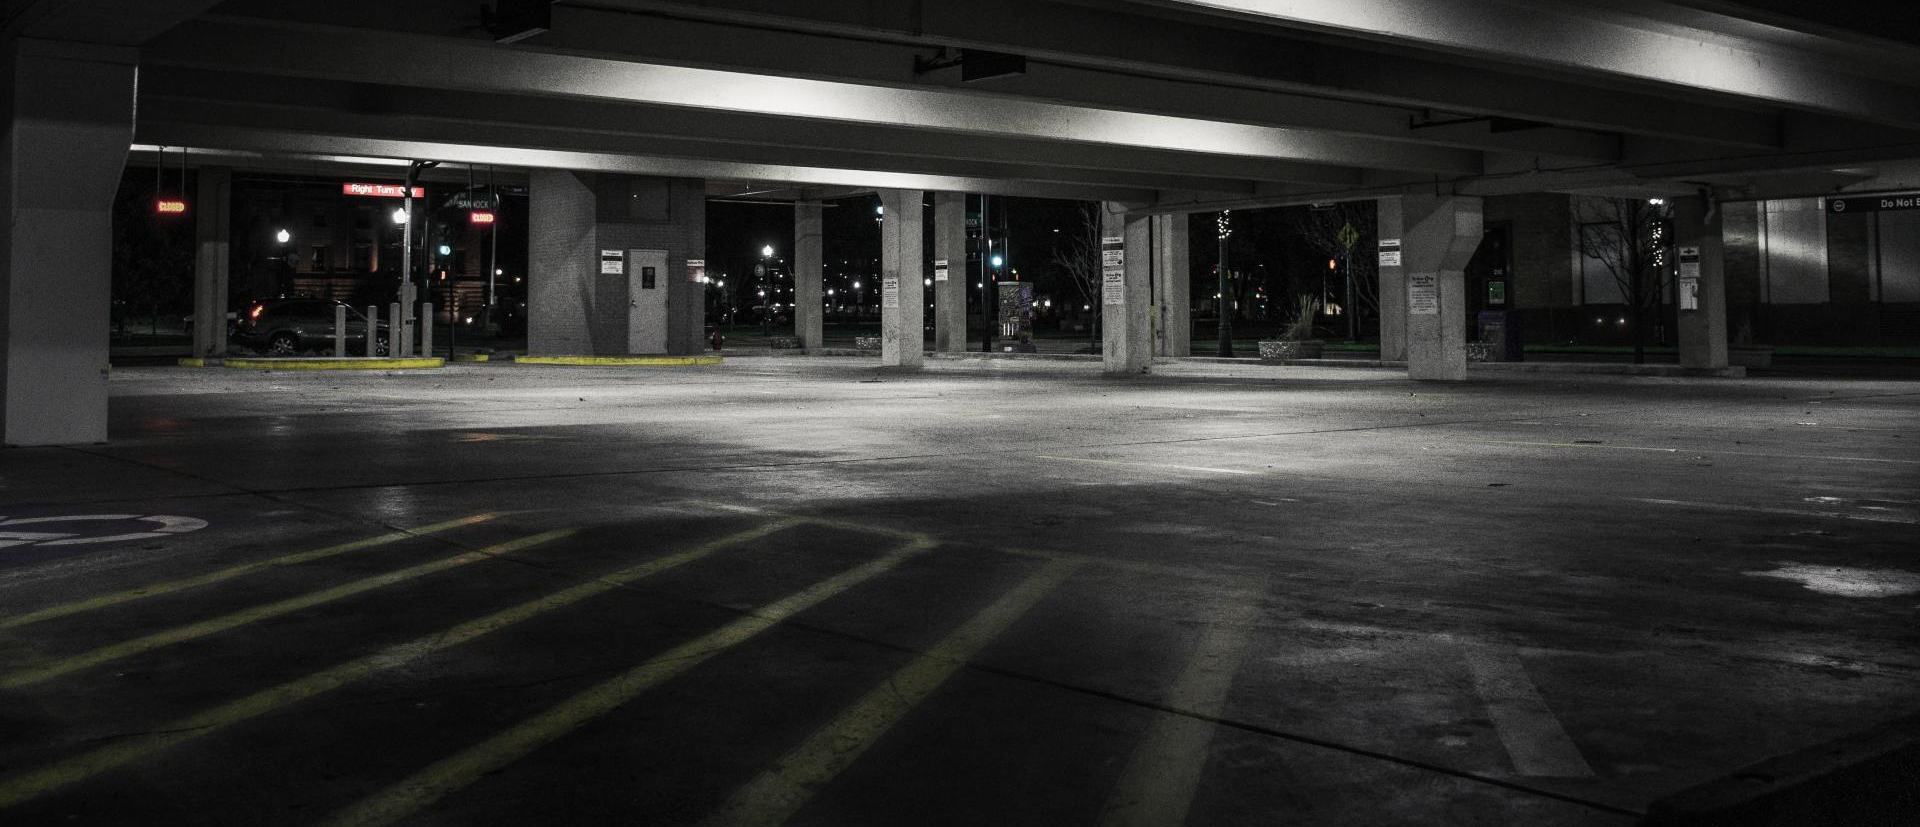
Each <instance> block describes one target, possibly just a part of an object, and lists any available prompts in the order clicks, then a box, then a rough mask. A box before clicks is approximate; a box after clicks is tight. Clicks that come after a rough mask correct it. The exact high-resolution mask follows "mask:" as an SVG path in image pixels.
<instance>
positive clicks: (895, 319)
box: [880, 190, 927, 368]
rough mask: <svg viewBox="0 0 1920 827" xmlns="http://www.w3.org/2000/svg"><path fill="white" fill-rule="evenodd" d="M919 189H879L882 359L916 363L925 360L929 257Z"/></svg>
mask: <svg viewBox="0 0 1920 827" xmlns="http://www.w3.org/2000/svg"><path fill="white" fill-rule="evenodd" d="M923 197H924V196H923V195H922V193H921V191H920V190H881V191H880V206H882V207H884V208H885V220H883V221H881V222H880V364H881V365H884V366H887V367H903V368H917V367H920V366H921V365H922V364H924V363H925V362H926V358H927V356H926V332H925V331H926V319H927V308H926V305H925V303H924V302H925V299H924V297H925V295H926V293H925V290H924V289H923V288H924V285H922V284H921V279H923V278H925V275H924V273H925V272H926V267H925V262H924V261H922V253H921V246H920V245H921V237H920V224H921V219H920V212H921V203H920V202H921V199H922V198H923Z"/></svg>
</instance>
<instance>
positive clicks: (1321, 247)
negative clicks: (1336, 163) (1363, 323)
mask: <svg viewBox="0 0 1920 827" xmlns="http://www.w3.org/2000/svg"><path fill="white" fill-rule="evenodd" d="M1375 215H1376V214H1375V211H1374V204H1373V202H1371V201H1343V202H1341V203H1338V204H1334V205H1332V206H1327V207H1312V208H1306V209H1292V210H1287V212H1286V222H1287V231H1288V232H1289V233H1290V234H1292V235H1293V236H1294V237H1295V238H1297V239H1299V240H1300V241H1301V242H1302V243H1304V244H1306V245H1307V247H1308V249H1311V250H1313V251H1314V252H1317V253H1319V254H1321V255H1323V256H1326V257H1327V258H1329V259H1336V260H1339V261H1341V262H1342V263H1343V265H1344V266H1343V267H1342V269H1343V270H1344V271H1345V273H1346V278H1347V280H1348V282H1349V283H1350V284H1352V285H1353V303H1354V305H1355V306H1354V307H1349V308H1345V309H1344V311H1343V312H1346V313H1349V314H1356V315H1354V316H1351V317H1350V318H1354V319H1358V318H1359V316H1358V315H1357V314H1359V313H1361V312H1362V311H1363V309H1364V311H1365V312H1366V313H1367V314H1368V315H1372V316H1375V317H1377V316H1379V315H1380V279H1379V262H1378V260H1377V258H1376V257H1375V256H1373V255H1370V254H1367V251H1370V250H1373V249H1377V247H1378V244H1379V240H1378V239H1376V238H1374V235H1375V227H1376V226H1377V224H1378V222H1377V221H1376V218H1375ZM1349 226H1351V227H1353V228H1354V230H1353V232H1354V234H1355V235H1354V241H1353V246H1352V247H1348V246H1347V244H1346V242H1345V241H1344V240H1343V239H1342V238H1341V235H1342V231H1343V230H1344V229H1345V228H1347V227H1349ZM1339 301H1341V302H1342V303H1343V304H1344V303H1345V301H1346V296H1345V290H1344V288H1342V291H1341V295H1340V297H1339ZM1355 327H1356V329H1357V328H1358V323H1357V322H1356V323H1355Z"/></svg>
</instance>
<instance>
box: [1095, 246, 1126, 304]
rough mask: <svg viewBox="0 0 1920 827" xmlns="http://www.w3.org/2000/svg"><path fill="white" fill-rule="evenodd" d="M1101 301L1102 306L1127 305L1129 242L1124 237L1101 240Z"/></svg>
mask: <svg viewBox="0 0 1920 827" xmlns="http://www.w3.org/2000/svg"><path fill="white" fill-rule="evenodd" d="M1100 280H1101V290H1100V301H1101V303H1102V304H1126V303H1127V240H1126V238H1124V237H1122V236H1117V235H1116V236H1106V237H1103V238H1101V239H1100Z"/></svg>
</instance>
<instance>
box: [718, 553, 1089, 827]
mask: <svg viewBox="0 0 1920 827" xmlns="http://www.w3.org/2000/svg"><path fill="white" fill-rule="evenodd" d="M1078 567H1079V564H1078V563H1076V562H1072V561H1065V560H1054V561H1050V562H1048V563H1046V564H1045V565H1044V566H1042V567H1041V568H1040V571H1038V572H1036V573H1034V574H1033V575H1032V576H1030V577H1028V578H1027V579H1026V580H1025V581H1023V582H1022V583H1020V585H1018V586H1015V587H1014V588H1013V589H1012V590H1010V591H1008V592H1007V593H1006V594H1004V595H1002V596H1001V597H1000V599H999V600H996V601H994V602H993V604H992V605H990V606H988V607H987V608H985V609H983V610H981V611H980V613H979V614H976V615H974V616H973V618H972V619H970V620H968V621H967V622H966V623H965V624H964V625H962V626H961V627H960V628H959V629H957V630H955V631H954V632H953V634H950V635H948V636H947V637H946V638H945V639H943V640H941V641H940V642H939V643H937V644H935V645H934V647H933V648H932V649H929V650H927V652H926V653H925V654H922V655H920V656H919V657H917V658H914V660H913V662H912V663H909V664H907V665H906V666H905V667H902V668H901V669H900V671H898V672H895V673H894V674H893V676H892V677H890V678H888V679H887V680H885V681H883V682H881V683H880V685H879V686H876V687H874V688H873V689H872V690H871V691H869V692H868V693H867V694H866V696H865V697H863V698H861V699H860V700H859V701H857V702H855V703H854V704H853V706H851V707H848V708H847V710H846V711H845V712H842V713H841V714H840V716H839V717H838V718H835V719H834V720H833V721H832V722H831V723H828V724H827V725H826V726H824V727H821V728H820V729H819V730H818V731H816V732H814V733H813V735H811V736H809V737H808V738H807V740H806V741H804V742H802V743H801V744H800V746H798V747H795V748H794V749H793V750H792V751H790V752H788V753H787V754H786V755H785V756H783V757H781V759H780V760H779V761H778V762H777V763H776V764H775V765H774V768H773V769H770V770H768V771H766V772H763V773H761V774H760V775H759V776H758V777H757V778H755V779H754V780H753V781H751V782H748V783H747V785H746V786H744V787H741V788H740V789H739V790H738V791H736V792H735V793H734V794H733V796H732V797H731V798H729V799H728V800H727V803H726V804H724V805H722V806H721V808H720V810H718V811H717V812H715V813H714V814H713V815H712V816H711V817H709V818H708V819H707V821H706V823H707V825H709V827H735V826H736V825H739V826H740V827H751V826H752V825H777V824H784V823H786V821H787V819H789V818H791V817H792V816H793V814H794V813H795V812H797V811H798V810H799V809H800V807H801V806H802V805H804V804H806V802H807V800H808V799H809V798H811V797H812V796H813V793H814V791H816V790H818V789H820V788H821V787H822V786H824V785H826V784H827V782H829V781H832V780H833V779H834V778H835V777H836V776H838V775H839V774H840V773H841V772H842V771H843V770H845V769H846V768H847V767H848V766H850V765H852V764H853V762H854V760H855V759H858V758H859V757H860V756H861V754H862V753H865V752H866V751H867V748H868V747H871V746H873V744H874V743H875V742H876V741H878V740H880V737H881V736H882V735H885V734H886V732H887V730H888V729H891V728H892V727H893V725H894V724H895V723H898V722H899V721H900V719H901V718H904V717H906V714H907V713H908V712H910V711H912V710H913V708H914V707H916V706H918V705H919V704H920V702H921V701H923V700H925V699H926V698H927V696H928V695H931V694H933V691H934V690H935V689H938V688H940V685H941V684H942V683H945V682H946V680H947V678H948V677H951V676H952V675H953V673H954V672H956V671H958V670H959V669H960V667H962V666H965V665H966V664H967V662H968V661H970V660H972V659H973V657H974V656H975V655H978V654H979V653H980V650H981V649H983V648H985V647H986V645H987V644H988V643H989V642H991V641H992V640H993V639H994V638H996V637H998V636H999V635H1000V633H1001V632H1004V631H1006V630H1007V627H1009V626H1012V625H1013V623H1014V621H1017V620H1019V619H1020V618H1021V617H1022V616H1024V615H1025V614H1026V613H1027V611H1028V610H1030V609H1032V608H1033V607H1034V605H1035V604H1037V603H1039V602H1040V599H1041V598H1043V597H1046V596H1047V594H1048V593H1050V592H1052V591H1053V590H1054V588H1056V587H1058V586H1059V585H1060V584H1061V583H1063V582H1065V581H1066V579H1067V577H1068V576H1070V575H1071V574H1073V571H1074V569H1076V568H1078Z"/></svg>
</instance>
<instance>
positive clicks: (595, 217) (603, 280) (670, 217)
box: [527, 170, 707, 356]
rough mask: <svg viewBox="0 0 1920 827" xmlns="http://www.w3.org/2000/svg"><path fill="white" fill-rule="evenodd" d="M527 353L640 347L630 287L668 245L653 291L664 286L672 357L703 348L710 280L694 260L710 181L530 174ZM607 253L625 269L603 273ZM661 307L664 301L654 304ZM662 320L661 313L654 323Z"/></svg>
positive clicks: (608, 352)
mask: <svg viewBox="0 0 1920 827" xmlns="http://www.w3.org/2000/svg"><path fill="white" fill-rule="evenodd" d="M529 183H530V190H531V193H530V195H531V197H530V199H529V211H530V212H529V216H528V220H529V224H530V227H529V230H530V232H529V239H530V245H529V249H528V254H527V258H528V262H527V264H528V267H527V269H528V273H527V352H528V353H530V354H533V355H536V356H614V355H622V354H626V353H628V352H629V351H631V350H632V349H633V342H634V341H635V337H634V336H633V335H632V334H633V331H632V329H631V328H632V327H633V325H634V324H635V319H636V318H637V317H639V318H654V317H651V316H650V314H649V313H640V314H636V313H635V312H634V302H635V301H636V299H634V298H633V295H632V293H631V282H632V281H633V278H632V276H633V275H634V273H633V272H631V271H632V270H633V269H634V268H635V267H636V266H637V265H635V263H634V262H635V261H636V260H639V259H640V258H641V257H643V256H646V255H648V254H649V251H665V252H666V267H665V269H664V270H663V271H661V272H658V273H656V276H655V285H656V286H655V287H654V288H653V289H654V290H664V291H666V296H665V301H664V304H665V320H666V321H665V324H664V326H665V327H666V330H665V335H664V337H652V336H649V337H647V338H650V339H653V340H655V341H664V342H665V349H666V352H667V353H669V354H672V355H695V354H699V353H702V352H704V351H705V349H706V347H705V344H704V339H703V337H702V336H701V333H702V332H703V328H704V318H703V317H704V313H705V307H704V300H705V298H706V297H705V294H704V290H705V286H704V285H701V284H700V283H698V282H695V281H693V280H692V279H691V278H690V277H689V274H688V270H687V260H688V259H690V258H692V259H697V258H703V257H705V255H706V246H707V235H706V220H707V219H706V203H707V202H706V184H705V182H704V181H702V180H700V179H698V178H650V177H642V176H635V175H618V174H611V173H585V172H571V171H566V170H541V171H536V172H534V173H533V176H532V178H531V180H530V182H529ZM603 251H609V252H613V253H616V254H617V255H615V256H609V257H608V260H609V261H612V260H613V259H616V258H617V259H619V264H618V265H617V267H618V269H619V270H620V271H621V272H618V273H614V272H603V270H611V269H614V265H609V266H607V267H604V268H603V266H602V256H601V253H602V252H603ZM655 307H657V305H655ZM655 323H657V321H656V322H655Z"/></svg>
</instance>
